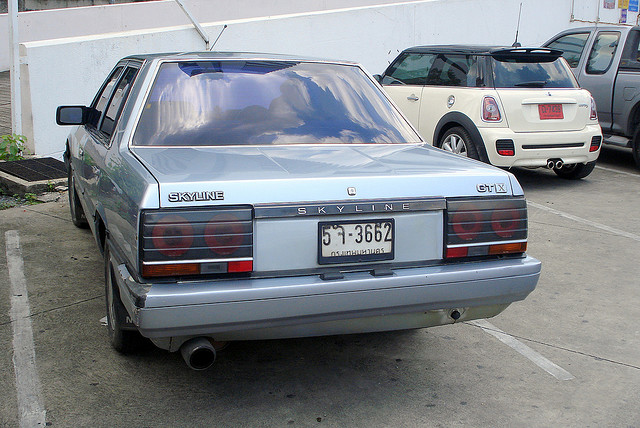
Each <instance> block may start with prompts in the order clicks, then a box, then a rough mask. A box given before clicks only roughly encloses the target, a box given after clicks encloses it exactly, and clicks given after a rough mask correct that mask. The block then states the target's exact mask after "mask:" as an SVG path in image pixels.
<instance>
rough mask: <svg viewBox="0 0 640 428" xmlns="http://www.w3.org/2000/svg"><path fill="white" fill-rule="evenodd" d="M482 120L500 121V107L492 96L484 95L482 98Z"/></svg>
mask: <svg viewBox="0 0 640 428" xmlns="http://www.w3.org/2000/svg"><path fill="white" fill-rule="evenodd" d="M482 120H484V121H485V122H500V121H501V120H502V116H501V115H500V108H499V107H498V103H497V102H496V99H495V98H493V97H484V99H483V100H482Z"/></svg>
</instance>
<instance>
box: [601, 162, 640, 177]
mask: <svg viewBox="0 0 640 428" xmlns="http://www.w3.org/2000/svg"><path fill="white" fill-rule="evenodd" d="M596 169H601V170H603V171H609V172H615V173H616V174H623V175H630V176H631V177H635V178H640V174H634V173H632V172H627V171H620V170H618V169H613V168H607V167H604V166H599V165H596Z"/></svg>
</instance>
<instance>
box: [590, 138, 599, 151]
mask: <svg viewBox="0 0 640 428" xmlns="http://www.w3.org/2000/svg"><path fill="white" fill-rule="evenodd" d="M600 144H602V137H601V136H600V135H596V136H594V137H592V138H591V145H590V146H589V151H590V152H597V151H598V150H599V149H600Z"/></svg>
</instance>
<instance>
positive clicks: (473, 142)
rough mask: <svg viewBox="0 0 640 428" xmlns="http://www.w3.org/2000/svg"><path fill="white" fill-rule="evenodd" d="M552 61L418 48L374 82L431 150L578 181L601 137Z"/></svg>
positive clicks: (552, 55) (535, 55)
mask: <svg viewBox="0 0 640 428" xmlns="http://www.w3.org/2000/svg"><path fill="white" fill-rule="evenodd" d="M560 55H561V52H560V51H556V50H552V49H546V48H498V47H487V46H459V45H455V46H418V47H413V48H409V49H406V50H405V51H403V52H402V53H401V54H400V55H399V56H398V57H397V58H396V59H395V60H394V61H393V62H392V63H391V65H389V67H388V68H387V70H386V71H385V72H384V74H383V75H382V76H376V78H377V79H378V81H379V82H380V83H381V84H382V85H383V86H384V88H385V89H386V91H387V93H388V94H389V95H390V96H391V98H392V99H393V100H394V101H395V102H396V104H397V105H398V107H400V109H401V110H402V111H403V112H404V114H405V115H406V116H407V118H408V119H409V121H411V122H412V123H413V125H414V126H415V127H416V128H418V131H419V132H420V134H421V135H422V137H423V138H424V139H425V140H427V141H430V142H431V143H432V144H433V145H434V146H436V147H440V148H442V149H445V150H448V151H451V152H454V153H457V154H460V155H463V156H467V157H471V158H474V159H478V160H481V161H484V162H488V163H491V164H492V165H496V166H500V167H507V168H510V167H547V168H551V169H553V171H554V172H555V173H556V174H558V175H559V176H560V177H563V178H569V179H578V178H583V177H586V176H587V175H589V173H591V171H593V168H594V166H595V163H596V159H597V158H598V155H599V153H600V144H601V142H602V132H601V130H600V126H599V125H598V117H597V114H596V106H595V102H594V100H593V98H592V97H591V95H590V94H589V92H588V91H586V90H584V89H580V88H579V86H578V83H577V82H576V80H575V78H574V77H573V74H572V73H571V69H570V68H569V66H568V65H567V64H566V62H565V61H564V60H563V59H562V58H561V56H560Z"/></svg>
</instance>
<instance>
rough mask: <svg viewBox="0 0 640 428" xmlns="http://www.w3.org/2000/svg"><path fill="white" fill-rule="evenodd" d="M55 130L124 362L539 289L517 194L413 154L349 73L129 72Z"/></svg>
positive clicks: (472, 315) (212, 62) (405, 316)
mask: <svg viewBox="0 0 640 428" xmlns="http://www.w3.org/2000/svg"><path fill="white" fill-rule="evenodd" d="M56 120H57V123H58V124H59V125H76V127H75V128H74V129H73V131H72V132H71V134H70V135H69V137H68V139H67V142H66V152H65V160H66V162H67V165H68V171H69V202H70V208H71V217H72V219H73V222H74V224H75V225H76V226H78V227H87V226H88V227H90V228H91V231H92V232H93V234H94V236H95V238H96V241H97V243H98V246H99V248H100V250H101V251H102V252H103V254H104V260H105V276H106V281H105V288H106V309H107V321H108V322H107V329H108V332H109V337H110V340H111V344H112V345H113V347H114V348H115V349H116V350H117V351H119V352H122V353H129V352H132V351H134V350H135V349H136V347H137V345H139V344H140V342H141V341H143V339H142V337H141V336H144V337H146V338H148V339H150V340H151V341H152V342H153V343H154V344H155V345H157V346H158V347H160V348H162V349H166V350H168V351H171V352H173V351H178V350H180V351H181V353H182V355H183V357H184V359H185V361H186V362H187V364H188V365H189V367H191V368H194V369H205V368H208V367H209V366H211V364H212V363H213V361H214V360H215V357H216V351H217V350H219V349H220V348H221V347H222V346H223V344H224V343H225V342H227V341H235V340H252V339H274V338H293V337H308V336H320V335H333V334H347V333H363V332H377V331H388V330H402V329H414V328H421V327H429V326H436V325H443V324H452V323H455V322H461V321H468V320H472V319H477V318H487V317H492V316H494V315H497V314H499V313H500V312H501V311H503V310H504V309H505V308H506V307H507V306H508V305H509V304H511V303H512V302H514V301H518V300H522V299H524V298H525V297H526V296H527V295H528V294H529V293H530V292H531V291H533V289H534V288H535V286H536V283H537V281H538V278H539V276H540V268H541V264H540V262H539V261H538V260H536V259H534V258H532V257H529V256H527V255H526V249H527V206H526V202H525V198H524V193H523V190H522V188H521V187H520V185H519V184H518V182H517V180H516V179H515V177H514V176H513V175H512V174H510V173H508V172H506V171H503V170H500V169H497V168H494V167H491V166H489V165H485V164H482V163H480V162H477V161H474V160H470V159H466V158H462V157H460V156H457V155H454V154H451V153H447V152H444V151H442V150H438V149H434V148H432V147H431V146H429V144H426V143H425V142H423V141H422V139H421V138H420V136H419V135H418V133H417V132H416V130H415V129H414V128H413V127H412V126H411V125H410V124H409V123H408V122H407V120H406V119H405V117H404V116H403V115H402V114H401V113H400V111H399V110H398V108H397V107H396V106H395V105H394V104H393V102H392V101H390V99H389V98H388V97H387V96H386V95H385V93H384V92H383V91H382V89H381V87H380V86H379V85H378V83H377V82H376V81H375V80H374V79H373V77H372V76H370V75H369V74H368V73H366V72H365V71H364V70H363V69H362V68H361V67H360V66H359V65H358V64H354V63H349V62H342V61H325V60H317V59H307V58H300V57H291V56H282V55H271V54H269V55H266V54H253V53H251V54H249V53H220V52H218V53H211V52H206V53H185V54H162V55H139V56H131V57H127V58H124V59H122V60H121V61H120V62H118V64H117V65H116V67H115V68H114V69H113V70H112V71H111V73H110V74H109V76H108V77H107V79H106V81H105V82H104V84H103V85H102V87H101V88H100V90H99V91H98V93H97V94H96V96H95V98H94V100H93V101H92V103H91V105H90V106H88V107H87V106H62V107H59V108H58V110H57V114H56Z"/></svg>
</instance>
